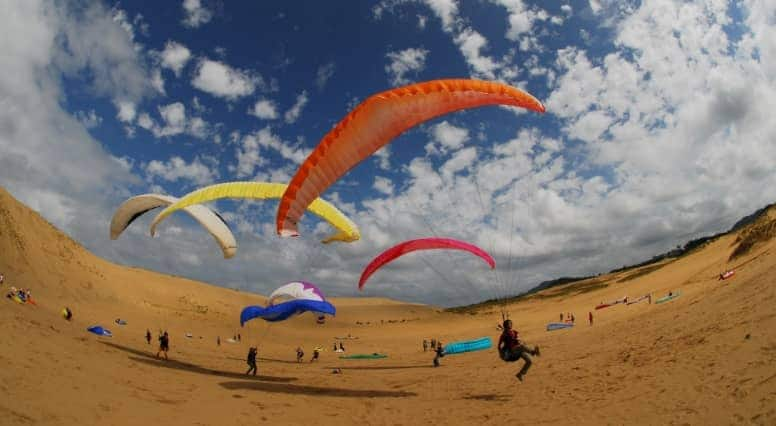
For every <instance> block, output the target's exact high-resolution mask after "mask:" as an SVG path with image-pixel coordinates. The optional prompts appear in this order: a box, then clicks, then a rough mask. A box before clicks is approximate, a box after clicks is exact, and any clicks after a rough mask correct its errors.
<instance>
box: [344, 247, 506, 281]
mask: <svg viewBox="0 0 776 426" xmlns="http://www.w3.org/2000/svg"><path fill="white" fill-rule="evenodd" d="M434 249H450V250H464V251H468V252H469V253H472V254H474V255H476V256H479V257H481V258H482V260H484V261H486V262H488V265H490V268H491V269H493V268H495V267H496V261H495V260H493V257H491V255H489V254H488V253H487V252H486V251H485V250H483V249H481V248H479V247H477V246H475V245H474V244H469V243H466V242H463V241H459V240H454V239H451V238H421V239H418V240H409V241H405V242H403V243H399V244H397V245H395V246H393V247H391V248H389V249H388V250H386V251H384V252H382V253H381V254H380V255H379V256H377V257H375V258H374V259H373V260H372V261H371V262H369V265H367V266H366V268H364V271H363V272H362V273H361V279H360V280H359V281H358V289H359V290H361V289H363V287H364V284H365V283H366V280H368V279H369V277H370V276H371V275H372V274H373V273H375V271H377V270H378V269H380V268H381V267H382V266H383V265H385V264H387V263H390V262H392V261H393V260H394V259H396V258H398V257H401V256H404V255H405V254H407V253H410V252H413V251H416V250H434Z"/></svg>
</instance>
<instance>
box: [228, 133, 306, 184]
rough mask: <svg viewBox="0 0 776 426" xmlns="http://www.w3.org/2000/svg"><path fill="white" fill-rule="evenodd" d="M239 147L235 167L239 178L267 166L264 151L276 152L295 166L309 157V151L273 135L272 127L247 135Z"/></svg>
mask: <svg viewBox="0 0 776 426" xmlns="http://www.w3.org/2000/svg"><path fill="white" fill-rule="evenodd" d="M239 145H240V146H239V147H238V148H237V150H236V157H237V165H236V166H234V167H233V169H234V171H235V172H236V173H237V176H238V177H246V176H252V175H253V174H254V172H255V170H256V168H257V167H261V166H264V165H266V164H267V159H266V158H265V157H263V156H262V155H261V150H262V149H270V150H272V151H275V152H277V153H278V154H280V156H281V157H283V158H285V159H287V160H291V161H292V163H293V164H301V163H302V161H304V159H305V158H306V157H307V155H308V150H306V149H303V148H299V147H295V146H292V145H290V144H289V143H287V142H284V141H283V140H282V139H281V138H280V137H279V136H278V135H276V134H274V133H272V129H271V128H270V127H265V128H263V129H261V130H259V131H258V132H255V133H252V134H249V135H245V136H244V137H243V138H242V139H240V140H239ZM285 173H287V172H284V176H285ZM288 177H290V175H289V176H288ZM274 181H278V180H274Z"/></svg>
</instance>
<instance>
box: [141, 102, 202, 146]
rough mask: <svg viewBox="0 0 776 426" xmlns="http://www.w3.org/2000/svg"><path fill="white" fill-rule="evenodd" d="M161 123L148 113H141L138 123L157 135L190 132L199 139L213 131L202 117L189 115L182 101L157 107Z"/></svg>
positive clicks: (165, 135) (163, 135)
mask: <svg viewBox="0 0 776 426" xmlns="http://www.w3.org/2000/svg"><path fill="white" fill-rule="evenodd" d="M157 110H158V112H159V116H160V118H161V124H159V123H157V122H156V121H154V119H153V118H151V116H150V115H149V114H148V113H145V112H144V113H141V114H140V115H139V116H138V119H137V125H138V126H140V127H141V128H143V129H145V130H148V131H149V132H152V133H153V134H154V136H155V137H157V138H162V137H170V136H177V135H181V134H184V133H185V134H188V135H191V136H194V137H196V138H199V139H205V138H206V137H208V136H209V135H210V133H211V126H210V124H209V123H208V122H207V121H205V120H204V119H202V118H201V117H189V116H188V114H187V113H186V106H185V105H183V103H181V102H173V103H171V104H168V105H162V106H159V107H157Z"/></svg>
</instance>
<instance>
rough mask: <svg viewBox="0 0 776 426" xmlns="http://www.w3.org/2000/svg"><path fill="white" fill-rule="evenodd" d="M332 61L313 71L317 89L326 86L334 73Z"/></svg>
mask: <svg viewBox="0 0 776 426" xmlns="http://www.w3.org/2000/svg"><path fill="white" fill-rule="evenodd" d="M334 68H335V66H334V62H329V63H328V64H324V65H321V66H320V67H318V71H316V72H315V86H316V87H317V88H318V90H323V88H324V87H326V83H327V82H328V81H329V79H331V77H332V76H333V75H334Z"/></svg>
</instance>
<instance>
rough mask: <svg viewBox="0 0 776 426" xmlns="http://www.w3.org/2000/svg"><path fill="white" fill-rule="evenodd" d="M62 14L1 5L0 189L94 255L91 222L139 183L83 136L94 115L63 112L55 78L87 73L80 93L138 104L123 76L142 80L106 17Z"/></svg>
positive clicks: (138, 93) (137, 63) (58, 9)
mask: <svg viewBox="0 0 776 426" xmlns="http://www.w3.org/2000/svg"><path fill="white" fill-rule="evenodd" d="M69 7H70V5H69V4H67V3H57V4H53V3H48V2H46V3H43V2H35V1H24V2H15V3H10V4H7V5H5V6H4V10H3V13H2V14H0V28H3V33H4V36H3V37H0V51H2V52H4V54H3V55H0V67H1V68H2V69H3V70H4V72H3V73H2V74H0V99H13V102H0V153H2V154H1V155H0V182H2V186H3V187H5V189H7V190H8V191H10V192H11V194H13V195H14V196H15V197H16V198H18V199H20V200H21V201H22V202H24V203H25V204H27V205H28V206H30V207H31V208H33V209H35V210H37V211H39V212H40V213H41V214H42V215H43V216H44V217H45V218H46V219H48V220H49V221H51V222H52V223H53V224H54V225H56V226H57V227H59V228H60V229H63V230H64V231H65V232H67V233H68V234H70V235H72V236H74V238H76V239H77V240H79V241H81V242H83V243H84V244H85V245H86V246H87V247H89V248H90V249H94V248H95V247H97V246H98V245H99V241H104V240H105V237H104V235H103V233H102V232H100V231H98V230H96V228H95V227H94V223H96V222H102V221H105V222H104V223H107V221H109V220H110V212H111V209H112V208H113V207H114V206H115V204H114V203H115V202H116V201H117V198H118V197H121V196H123V195H124V194H125V193H126V192H125V191H126V188H127V187H129V186H131V185H134V184H137V183H139V182H140V180H139V179H138V177H137V176H135V175H133V174H132V172H131V165H130V162H129V161H127V160H125V159H120V158H117V157H115V156H113V155H111V153H110V152H108V151H107V150H106V149H105V148H104V147H103V145H102V143H100V141H99V140H96V139H94V138H93V137H92V136H91V135H90V134H89V133H88V132H87V131H86V128H87V127H89V126H94V125H98V124H99V123H100V122H101V121H102V119H101V118H100V115H99V114H98V113H96V112H95V111H94V110H89V111H86V112H77V113H75V114H71V113H69V112H68V111H66V110H64V109H63V108H64V107H63V105H65V104H66V102H64V101H63V100H65V99H66V95H65V92H64V90H63V88H62V87H61V86H60V84H61V81H62V80H61V78H62V77H63V76H69V77H75V76H79V75H87V76H89V77H88V79H85V80H83V83H84V86H83V87H84V90H87V91H92V92H91V93H93V94H95V95H98V96H100V97H102V98H103V99H119V98H130V99H139V98H141V97H142V96H143V95H144V94H145V93H146V90H147V86H146V85H145V84H144V83H140V82H138V81H137V80H136V79H135V78H134V77H133V76H132V75H131V74H132V73H133V72H137V73H138V74H139V75H140V76H143V75H144V74H145V73H144V71H143V70H144V65H143V63H142V60H141V59H140V58H139V57H138V56H137V54H136V52H135V50H134V47H133V45H132V43H131V42H130V39H129V37H128V36H127V33H126V32H125V30H123V29H122V28H121V27H120V25H119V23H118V22H116V21H115V20H114V19H113V12H112V11H110V10H106V9H105V8H104V7H102V6H101V5H100V4H89V5H87V6H85V7H82V8H79V10H71V9H70V8H69ZM79 28H80V29H81V30H82V31H78V29H79ZM101 43H104V44H101ZM112 48H115V49H116V50H115V51H114V50H112ZM114 72H115V73H116V75H117V78H121V76H128V80H127V81H126V84H127V87H121V85H119V84H114V83H116V79H114V78H113V77H111V75H112V74H113V73H114ZM105 78H107V81H106V80H103V79H105ZM84 205H88V206H89V208H90V214H89V217H88V219H86V218H84V215H82V214H81V213H82V209H81V208H80V206H84Z"/></svg>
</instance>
